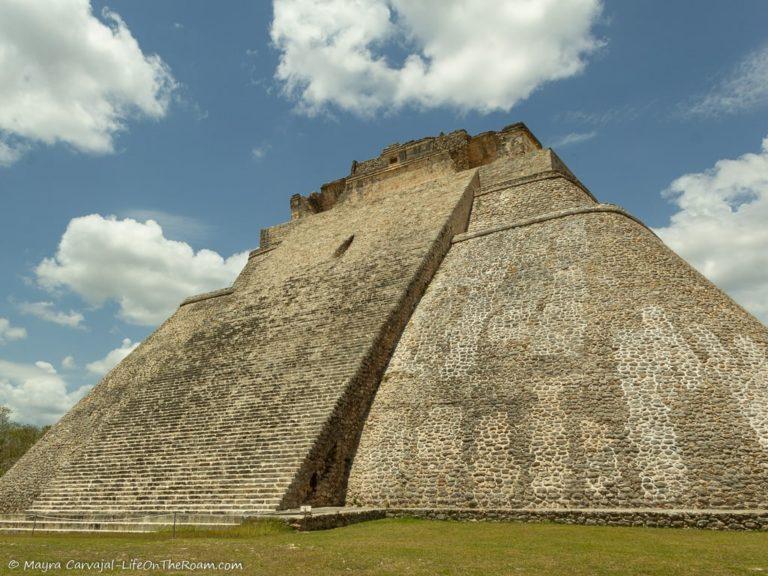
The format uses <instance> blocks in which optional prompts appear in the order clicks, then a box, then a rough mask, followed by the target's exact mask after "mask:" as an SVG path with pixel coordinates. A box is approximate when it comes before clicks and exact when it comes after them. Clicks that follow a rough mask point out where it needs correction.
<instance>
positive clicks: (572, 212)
mask: <svg viewBox="0 0 768 576" xmlns="http://www.w3.org/2000/svg"><path fill="white" fill-rule="evenodd" d="M600 213H614V214H620V215H622V216H626V217H627V218H629V219H630V220H634V221H635V222H637V223H638V224H640V225H641V226H642V227H643V228H646V229H647V230H648V231H649V232H651V233H652V234H653V235H654V236H656V233H655V232H653V230H651V229H650V228H648V226H646V225H645V224H644V223H643V222H642V221H641V220H639V219H638V218H635V217H634V216H632V214H630V213H629V212H627V211H626V210H624V209H623V208H621V207H620V206H616V205H615V204H597V205H595V206H585V207H583V208H569V209H568V210H560V211H558V212H550V213H548V214H544V215H542V216H537V217H535V218H529V219H527V220H520V221H518V222H513V223H511V224H502V225H501V226H493V227H491V228H486V229H485V230H478V231H477V232H465V233H464V234H457V235H456V236H454V238H453V241H452V243H453V244H457V243H459V242H464V241H466V240H472V239H474V238H480V237H481V236H488V235H489V234H495V233H496V232H503V231H504V230H511V229H513V228H522V227H524V226H531V225H533V224H541V223H542V222H547V221H549V220H556V219H558V218H566V217H568V216H578V215H579V214H600Z"/></svg>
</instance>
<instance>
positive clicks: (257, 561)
mask: <svg viewBox="0 0 768 576" xmlns="http://www.w3.org/2000/svg"><path fill="white" fill-rule="evenodd" d="M131 558H136V559H141V560H151V561H154V562H158V563H160V562H161V561H162V560H165V559H172V560H174V561H181V560H188V561H192V562H214V563H217V562H241V563H242V564H243V570H235V571H231V572H223V571H211V570H196V571H194V572H191V571H183V570H181V571H178V570H177V571H173V570H169V571H163V570H158V571H145V570H142V571H136V572H132V573H143V574H147V573H150V574H151V573H155V574H159V573H162V574H224V573H234V574H248V575H251V574H254V575H258V574H265V575H270V576H282V575H301V576H304V575H308V574H310V575H314V574H319V575H324V574H349V575H369V574H377V575H378V574H387V575H393V576H400V575H422V574H423V575H427V574H428V575H430V576H432V575H441V574H445V575H454V574H455V575H462V576H464V575H482V576H490V575H495V574H503V575H519V574H537V575H538V574H553V575H560V574H562V575H590V576H591V575H601V574H621V575H623V576H624V575H632V574H638V575H639V574H642V575H656V574H668V575H674V576H685V575H691V574H702V575H707V576H717V575H720V574H729V575H730V574H753V575H754V574H761V573H766V574H768V533H764V532H763V533H756V532H709V531H703V530H675V529H660V528H611V527H600V526H564V525H557V524H512V523H509V524H495V523H474V522H466V523H461V522H440V521H426V520H394V519H390V520H379V521H374V522H366V523H362V524H355V525H353V526H348V527H346V528H339V529H336V530H327V531H323V532H306V533H299V532H293V531H291V530H289V529H287V528H285V527H283V526H282V525H280V524H277V523H262V522H259V523H254V524H250V525H244V526H240V527H237V528H234V529H229V530H217V531H214V532H204V531H199V530H183V531H180V532H179V533H177V537H176V538H175V539H173V538H172V537H171V534H170V533H167V532H163V533H159V534H150V535H125V536H107V535H96V536H91V535H49V534H42V533H38V534H35V535H3V536H0V574H13V573H18V574H21V573H24V574H70V575H75V574H99V572H98V571H97V570H93V571H87V570H76V569H75V570H71V569H70V570H66V569H64V568H65V565H66V561H68V560H79V561H96V560H112V559H116V560H117V561H118V562H119V561H120V560H126V561H127V560H130V559H131ZM11 560H16V561H19V562H22V564H23V562H24V561H25V560H33V561H38V562H57V561H58V562H61V563H62V569H61V570H56V569H49V570H48V571H47V572H43V571H42V570H30V569H27V570H22V568H21V567H19V568H17V569H16V570H11V569H9V568H8V566H9V562H10V561H11ZM116 572H121V570H115V571H114V572H112V573H116ZM104 573H110V572H104Z"/></svg>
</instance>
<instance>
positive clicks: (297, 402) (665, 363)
mask: <svg viewBox="0 0 768 576" xmlns="http://www.w3.org/2000/svg"><path fill="white" fill-rule="evenodd" d="M639 169H641V168H638V170H639ZM627 176H628V177H630V175H627ZM291 212H292V219H291V221H290V222H286V223H284V224H279V225H277V226H273V227H270V228H267V229H265V230H262V232H261V242H260V246H259V248H258V249H257V250H254V251H253V252H252V253H251V255H250V258H249V260H248V263H247V265H246V266H245V268H244V269H243V271H242V273H241V274H240V276H239V277H238V278H237V280H236V281H235V282H234V284H233V285H232V286H231V287H229V288H224V289H222V290H219V291H216V292H212V293H208V294H202V295H199V296H195V297H192V298H189V299H187V300H186V301H184V302H183V303H182V304H181V306H180V307H179V309H178V310H177V311H176V313H175V314H173V316H172V317H171V318H169V319H168V320H167V321H166V322H165V323H164V324H163V325H162V326H160V327H159V328H158V329H157V330H156V331H155V332H154V333H153V334H152V335H151V336H150V337H149V338H147V340H146V341H145V342H144V343H143V344H142V345H141V346H139V348H138V349H137V350H135V351H134V352H133V353H132V354H131V355H130V356H129V357H128V358H126V359H125V360H124V361H123V362H122V363H121V364H120V365H119V366H117V367H116V368H115V369H114V370H112V372H111V373H110V374H108V375H107V376H106V377H105V378H104V379H103V380H102V381H101V383H99V384H98V385H97V386H96V387H95V388H94V389H93V390H92V391H91V393H90V394H89V395H88V396H87V397H85V398H84V399H83V400H82V401H80V402H79V403H78V404H77V405H76V406H75V407H74V408H73V409H72V410H71V411H70V412H69V413H68V414H67V415H66V416H64V417H63V418H62V419H61V421H60V422H58V423H57V424H56V425H55V426H54V427H53V428H52V429H51V430H50V432H48V433H47V434H46V435H45V436H44V437H43V438H42V439H41V440H40V441H39V442H38V443H37V444H36V445H35V446H34V447H33V448H32V449H31V450H30V451H29V452H28V453H27V454H26V455H25V456H24V457H23V458H22V459H21V460H20V461H19V462H18V463H17V464H16V465H15V466H14V467H13V469H12V470H10V471H9V472H8V473H7V474H6V475H5V476H4V477H3V478H2V479H1V480H0V511H3V512H6V513H9V512H26V513H36V514H53V513H60V514H93V513H105V514H107V513H109V514H112V513H124V514H130V513H143V512H158V511H183V512H187V513H195V512H199V513H207V512H213V513H230V514H253V513H259V512H265V511H270V510H277V509H285V508H293V507H296V506H299V505H302V504H311V505H314V506H330V505H342V504H346V505H347V506H367V507H378V508H404V509H409V508H422V509H475V510H492V509H534V510H536V509H576V510H580V509H601V508H606V509H608V508H609V509H637V508H641V509H648V508H650V509H682V510H704V509H739V510H758V509H765V508H768V330H766V328H765V326H763V325H762V324H761V323H760V322H758V321H757V320H756V319H755V318H753V317H752V316H750V315H749V314H748V313H747V312H746V311H745V310H743V309H742V308H741V307H739V306H738V305H737V304H736V303H734V302H733V301H732V300H731V299H730V298H729V297H728V296H726V295H725V294H724V293H723V292H721V291H720V290H719V289H718V288H716V287H715V286H714V285H712V284H711V283H710V282H709V281H707V280H706V279H705V278H704V277H702V276H701V275H700V274H699V273H698V272H696V271H694V270H693V269H692V268H691V267H690V266H688V265H687V264H686V263H685V262H684V261H683V260H682V259H681V258H679V257H678V256H677V255H675V254H674V253H673V252H672V251H671V250H670V249H669V248H667V247H666V246H665V245H664V244H663V243H662V242H661V241H660V240H659V238H657V237H656V236H655V235H654V233H653V232H652V231H651V230H650V229H648V228H647V227H646V226H645V225H644V224H643V223H642V222H640V221H639V220H637V219H636V218H634V217H633V216H631V215H630V214H628V213H626V212H625V211H624V210H622V209H621V208H619V207H617V206H614V205H610V204H601V203H599V202H598V201H597V200H596V199H595V198H594V197H593V196H592V194H591V193H590V192H589V191H588V190H587V189H586V188H585V187H584V186H583V185H582V184H581V183H580V182H579V181H578V179H577V178H576V177H574V175H573V174H572V173H571V172H570V171H569V170H568V168H566V167H565V165H564V164H563V163H562V162H561V161H560V160H559V159H558V157H557V156H556V155H555V153H554V152H552V150H550V149H545V148H542V146H541V144H540V143H539V142H538V140H537V139H536V138H535V137H534V136H533V135H532V134H531V132H530V131H529V130H528V129H527V128H526V127H525V126H524V125H522V124H515V125H512V126H508V127H507V128H504V129H503V130H501V131H499V132H487V133H483V134H479V135H477V136H470V135H469V134H467V133H466V132H465V131H457V132H452V133H450V134H447V135H442V134H441V135H440V136H437V137H430V138H424V139H422V140H416V141H411V142H407V143H405V144H395V145H392V146H389V147H387V148H385V149H384V150H383V152H382V153H381V155H380V156H379V157H377V158H374V159H371V160H367V161H364V162H355V163H353V165H352V169H351V172H350V174H349V175H348V176H347V177H345V178H342V179H340V180H337V181H335V182H331V183H329V184H325V185H324V186H322V188H321V191H320V192H319V193H313V194H311V195H309V196H307V197H303V196H299V195H296V196H294V197H293V198H291Z"/></svg>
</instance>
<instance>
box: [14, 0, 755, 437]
mask: <svg viewBox="0 0 768 576" xmlns="http://www.w3.org/2000/svg"><path fill="white" fill-rule="evenodd" d="M54 4H55V5H56V6H54ZM413 4H419V7H417V8H413ZM30 5H34V8H31V7H30ZM88 6H89V5H88V2H87V0H59V1H57V2H54V1H53V0H40V1H39V2H37V1H36V2H34V3H29V2H25V1H24V0H0V48H2V47H5V48H9V47H10V48H12V49H13V50H12V51H6V52H5V54H6V56H5V57H4V56H2V54H3V51H2V50H0V195H1V196H2V201H3V203H2V209H1V210H0V245H1V246H2V250H1V251H0V265H1V266H2V269H3V270H4V271H5V273H4V274H2V275H1V276H0V402H3V403H5V404H7V405H9V406H11V408H12V409H14V412H15V416H16V418H17V419H19V420H22V421H29V422H36V423H47V422H50V421H53V420H55V419H56V418H57V417H58V416H59V415H60V414H61V413H62V412H63V411H64V410H66V409H67V408H68V407H69V406H70V405H71V404H72V402H74V401H76V400H77V398H79V397H80V396H81V395H82V394H83V393H84V392H85V391H86V390H87V387H88V386H90V385H93V384H94V383H95V382H97V381H98V379H99V377H100V375H101V374H103V373H104V372H105V371H106V370H108V369H109V367H110V366H111V365H112V364H114V362H116V361H118V360H119V359H120V358H121V357H123V356H124V355H125V354H126V353H127V352H128V350H130V349H131V347H132V346H134V345H135V344H136V343H137V342H139V341H141V340H142V339H143V338H145V337H146V335H147V334H148V333H149V332H151V330H152V329H153V328H154V326H155V325H156V324H157V323H158V322H159V319H160V318H162V317H163V316H164V315H166V314H168V313H169V312H170V311H172V305H170V304H169V302H177V301H179V300H180V299H181V298H183V296H184V295H186V294H188V293H193V292H199V291H203V290H204V289H213V288H216V287H218V286H220V285H224V284H227V283H228V282H229V281H231V279H232V277H233V276H234V274H236V272H237V269H238V268H239V267H240V266H241V265H242V262H243V253H244V252H245V251H248V250H250V249H253V248H255V247H256V246H257V245H258V238H259V229H260V228H262V227H266V226H269V225H273V224H276V223H279V222H281V221H285V220H287V219H288V218H289V198H290V196H291V195H292V194H294V193H297V192H298V193H303V194H306V193H308V192H311V191H313V190H317V189H319V186H320V185H321V184H322V183H323V182H327V181H330V180H333V179H336V178H339V177H341V176H343V175H345V174H346V173H347V172H348V170H349V166H350V163H351V162H352V160H353V159H357V160H363V159H366V158H368V157H372V156H374V155H377V154H378V152H379V151H380V149H381V148H383V147H384V146H385V145H387V144H390V143H392V142H396V141H401V142H402V141H406V140H409V139H412V138H419V137H422V136H426V135H434V134H437V133H439V132H441V131H443V132H448V131H451V130H454V129H458V128H465V129H467V130H468V131H469V132H470V133H477V132H482V131H485V130H492V129H500V128H501V127H503V126H505V125H507V124H510V123H512V122H516V121H523V122H525V123H526V124H527V125H528V126H529V127H530V128H531V130H532V131H533V132H534V133H535V134H536V135H537V136H538V137H539V139H540V140H541V141H542V142H543V143H544V145H545V146H553V147H554V148H555V150H556V151H557V152H558V154H559V155H560V156H561V157H562V158H563V159H564V160H565V162H566V163H567V164H568V165H569V166H570V168H571V169H572V170H573V171H574V172H575V173H576V175H577V176H578V177H579V178H580V179H581V180H582V181H583V182H584V183H585V184H586V185H587V186H588V187H589V188H590V189H591V190H592V191H593V193H594V194H595V195H596V196H597V197H598V198H599V199H600V200H601V201H604V202H612V203H616V204H620V205H622V206H624V207H625V208H627V209H628V210H630V211H631V212H632V213H634V214H635V215H636V216H638V217H640V218H641V219H642V220H644V221H645V222H646V223H648V224H649V225H651V226H652V227H654V228H657V229H658V230H659V232H660V234H662V236H663V237H664V239H665V240H667V241H668V243H669V244H670V245H672V246H673V248H675V249H676V250H677V251H678V252H680V253H681V254H682V255H683V256H684V257H686V258H688V259H689V261H691V262H692V263H693V264H694V265H696V266H697V267H698V268H699V269H700V270H702V272H704V273H705V274H707V275H708V276H709V277H710V278H712V279H713V280H714V281H716V282H717V283H719V284H720V285H722V286H723V287H724V288H725V289H726V290H728V291H729V293H731V294H732V295H733V296H734V297H735V298H737V300H738V301H739V302H741V303H742V304H744V305H745V306H747V307H748V308H749V309H750V310H752V311H753V312H754V313H755V314H756V315H758V316H759V317H760V318H761V319H762V320H763V321H764V322H765V321H766V320H768V256H766V255H765V253H766V252H768V232H766V230H765V228H767V227H766V226H765V222H766V220H765V219H766V218H768V144H766V147H767V149H763V148H761V146H762V141H763V139H764V138H766V136H768V122H767V121H768V34H767V33H766V29H765V22H768V3H766V2H764V1H763V0H739V1H737V2H712V1H709V2H708V1H701V0H677V1H675V2H662V1H656V0H646V1H643V2H619V1H606V2H603V3H600V2H599V1H598V0H506V1H500V0H493V1H489V0H450V1H449V0H444V1H442V2H437V1H436V0H425V1H424V2H423V3H411V6H410V7H407V3H404V2H403V1H402V0H359V1H357V2H354V1H353V0H335V1H333V2H322V1H320V0H276V3H275V5H274V6H273V4H272V3H271V2H246V1H238V0H229V1H228V2H226V3H218V2H210V1H207V0H164V1H163V2H135V1H128V0H112V1H110V2H102V1H100V0H99V1H96V0H94V1H93V2H92V3H91V11H90V12H89V10H88ZM437 7H440V9H439V10H437ZM445 7H449V8H450V9H448V8H445ZM420 9H422V10H421V11H420ZM451 10H454V11H455V13H454V14H453V16H452V15H451ZM442 12H446V13H447V15H446V16H445V17H443V15H442ZM438 13H440V15H438ZM276 14H277V15H278V17H277V19H276V20H274V22H273V19H274V18H275V15H276ZM456 14H458V16H457V15H456ZM521 14H522V15H524V16H525V18H523V17H522V16H521ZM70 16H71V18H72V19H71V21H70V20H69V18H70ZM4 19H5V22H6V24H5V25H3V20H4ZM25 27H26V28H25ZM20 31H21V32H20ZM51 31H55V32H54V33H51ZM270 31H272V35H270ZM478 53H479V54H481V57H480V58H479V59H477V55H478ZM8 54H11V55H10V56H7V55H8ZM3 58H6V59H8V60H6V61H4V60H3ZM382 58H385V59H386V60H382ZM473 58H475V59H473ZM462 66H464V68H462ZM3 68H5V72H3ZM406 71H407V72H408V73H406ZM129 72H130V73H129ZM30 102H32V107H29V106H30V105H29V103H30ZM3 109H4V110H6V112H5V113H3V112H2V110H3ZM104 110H106V112H104V113H102V112H103V111H104ZM81 113H82V115H83V118H81V117H80V114H81ZM718 162H720V163H719V164H718ZM110 216H113V217H114V218H113V219H110V218H109V217H110ZM85 217H87V218H85ZM148 220H154V221H155V222H157V223H158V224H157V225H154V224H151V223H150V224H147V221H148ZM68 226H70V228H69V229H68ZM65 232H66V234H65ZM174 241H176V242H174ZM60 243H62V244H61V246H62V247H61V248H60ZM180 243H183V244H180ZM201 250H203V251H204V252H202V253H199V252H198V251H201ZM213 253H215V254H213ZM41 263H42V264H41ZM46 263H47V264H46ZM110 354H111V355H110ZM65 358H69V359H68V360H67V361H64V359H65Z"/></svg>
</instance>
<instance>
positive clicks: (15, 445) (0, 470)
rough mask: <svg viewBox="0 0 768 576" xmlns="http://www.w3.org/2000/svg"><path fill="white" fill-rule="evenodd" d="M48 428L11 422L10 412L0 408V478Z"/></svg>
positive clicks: (6, 408)
mask: <svg viewBox="0 0 768 576" xmlns="http://www.w3.org/2000/svg"><path fill="white" fill-rule="evenodd" d="M48 428H50V426H43V427H37V426H33V425H31V424H17V423H15V422H13V421H12V420H11V410H10V409H9V408H8V407H7V406H0V476H2V475H3V474H5V473H6V472H7V471H8V470H9V469H10V468H11V466H13V465H14V464H15V463H16V461H17V460H18V459H19V458H21V457H22V456H23V455H24V453H25V452H26V451H27V450H29V449H30V448H31V447H32V445H33V444H34V443H35V442H37V441H38V440H39V439H40V437H41V436H42V435H43V434H45V432H46V431H47V430H48Z"/></svg>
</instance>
